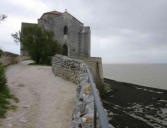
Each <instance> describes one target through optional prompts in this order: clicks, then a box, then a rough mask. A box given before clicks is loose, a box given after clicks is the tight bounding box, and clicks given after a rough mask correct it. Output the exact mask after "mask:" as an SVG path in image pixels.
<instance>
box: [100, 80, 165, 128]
mask: <svg viewBox="0 0 167 128" xmlns="http://www.w3.org/2000/svg"><path fill="white" fill-rule="evenodd" d="M104 81H105V85H106V86H107V87H108V92H107V93H106V95H105V96H104V97H103V105H104V107H105V108H106V110H107V112H108V117H109V122H110V123H111V124H112V125H114V126H115V128H166V127H167V90H163V89H156V88H150V87H144V86H140V85H135V84H130V83H124V82H119V81H114V80H110V79H105V80H104Z"/></svg>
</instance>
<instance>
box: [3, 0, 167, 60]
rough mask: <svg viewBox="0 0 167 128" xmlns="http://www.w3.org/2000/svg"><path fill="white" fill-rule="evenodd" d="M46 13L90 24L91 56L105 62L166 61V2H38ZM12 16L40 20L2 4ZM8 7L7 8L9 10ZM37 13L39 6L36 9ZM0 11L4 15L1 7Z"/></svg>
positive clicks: (146, 0) (18, 7) (37, 14)
mask: <svg viewBox="0 0 167 128" xmlns="http://www.w3.org/2000/svg"><path fill="white" fill-rule="evenodd" d="M41 2H43V3H44V4H45V5H46V6H47V7H48V8H49V10H58V11H64V9H65V8H66V9H67V10H68V11H69V13H71V14H72V15H74V16H75V17H76V18H77V19H79V20H81V21H82V22H83V23H84V24H85V25H90V27H91V33H92V52H91V53H92V56H102V58H103V62H104V63H117V62H118V63H121V62H122V63H124V62H132V63H133V62H140V63H142V62H166V63H167V52H166V51H167V36H166V35H167V17H166V13H167V1H166V0H70V1H69V0H47V1H46V0H41ZM0 3H1V5H3V6H5V7H8V9H7V10H6V12H8V13H9V14H10V15H12V16H15V17H22V18H23V17H24V18H25V17H28V18H30V19H33V18H35V17H36V19H37V18H39V16H40V15H41V14H40V15H39V12H38V11H35V12H34V10H27V9H25V8H22V7H20V6H16V5H15V6H14V5H12V4H11V3H10V0H7V1H6V2H5V1H1V2H0ZM9 7H10V8H9ZM36 10H38V7H37V8H36ZM0 12H4V9H3V8H1V9H0Z"/></svg>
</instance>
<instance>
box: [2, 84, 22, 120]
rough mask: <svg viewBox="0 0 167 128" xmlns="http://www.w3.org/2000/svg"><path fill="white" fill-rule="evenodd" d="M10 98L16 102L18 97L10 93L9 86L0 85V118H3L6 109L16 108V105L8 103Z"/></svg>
mask: <svg viewBox="0 0 167 128" xmlns="http://www.w3.org/2000/svg"><path fill="white" fill-rule="evenodd" d="M10 99H12V100H14V101H15V102H16V103H17V102H19V99H18V98H16V97H15V96H14V95H12V94H11V93H10V90H9V88H8V87H7V86H6V85H5V86H1V87H0V118H5V117H6V113H7V110H8V109H11V110H16V108H17V107H16V106H14V105H12V104H11V103H10V101H9V100H10Z"/></svg>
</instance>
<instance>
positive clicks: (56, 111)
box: [0, 61, 76, 128]
mask: <svg viewBox="0 0 167 128" xmlns="http://www.w3.org/2000/svg"><path fill="white" fill-rule="evenodd" d="M27 63H28V62H27V61H24V62H22V63H20V64H17V65H12V66H9V67H8V69H7V73H6V74H7V78H8V85H9V87H10V89H11V92H12V93H13V94H14V95H16V97H18V98H19V100H20V102H19V103H17V107H18V108H17V111H16V112H12V111H9V112H8V116H7V118H6V119H3V120H0V124H2V125H1V126H0V128H70V125H71V117H72V111H73V106H74V98H75V92H76V91H75V89H76V85H75V84H73V83H71V82H68V81H65V80H63V79H62V78H60V77H55V76H54V74H53V73H52V70H51V67H49V66H29V65H27Z"/></svg>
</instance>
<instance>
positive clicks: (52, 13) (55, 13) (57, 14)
mask: <svg viewBox="0 0 167 128" xmlns="http://www.w3.org/2000/svg"><path fill="white" fill-rule="evenodd" d="M47 14H51V15H54V16H60V15H62V13H61V12H58V11H50V12H45V13H44V14H43V15H42V16H41V17H40V20H41V19H42V18H43V16H44V15H47Z"/></svg>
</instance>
